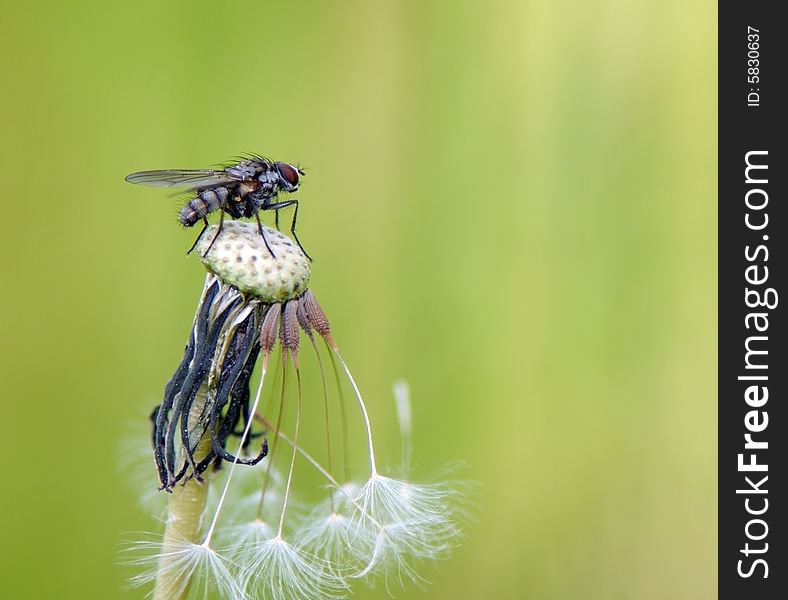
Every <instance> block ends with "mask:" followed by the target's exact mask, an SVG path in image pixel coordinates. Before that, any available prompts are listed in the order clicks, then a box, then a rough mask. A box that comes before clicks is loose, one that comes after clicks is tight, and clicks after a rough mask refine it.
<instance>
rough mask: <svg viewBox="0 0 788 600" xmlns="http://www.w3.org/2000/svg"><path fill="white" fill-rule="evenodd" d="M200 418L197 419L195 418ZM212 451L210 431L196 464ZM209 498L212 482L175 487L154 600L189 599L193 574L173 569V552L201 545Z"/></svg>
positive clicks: (201, 398) (202, 395)
mask: <svg viewBox="0 0 788 600" xmlns="http://www.w3.org/2000/svg"><path fill="white" fill-rule="evenodd" d="M207 393H208V391H207V387H203V388H201V389H200V391H199V392H198V393H197V397H196V398H195V406H204V405H205V402H206V396H207ZM201 412H202V410H201V409H196V410H194V411H193V412H192V415H199V414H200V413H201ZM195 418H196V417H195ZM210 450H211V434H210V431H206V432H205V433H204V434H203V436H202V438H200V441H199V442H198V443H197V447H196V449H195V451H194V456H195V459H196V460H198V461H199V460H202V459H203V458H205V457H206V456H207V455H208V453H209V452H210ZM207 498H208V478H207V477H206V478H205V483H200V482H199V481H197V479H196V478H192V479H190V480H189V481H187V482H186V483H185V484H184V485H179V486H175V488H174V489H173V491H172V495H171V496H170V499H169V503H168V506H167V525H166V527H165V530H164V539H163V540H162V552H161V558H160V559H159V565H158V573H157V577H156V586H155V588H154V590H153V600H185V598H186V597H187V596H188V595H189V586H190V584H191V582H190V580H189V573H186V572H184V571H183V570H181V569H173V568H170V567H171V564H172V563H173V562H177V560H178V559H177V553H173V552H172V549H173V548H174V547H178V546H180V545H181V544H183V542H184V541H187V542H193V543H195V544H196V543H199V539H200V529H201V525H202V514H203V511H204V510H205V503H206V500H207Z"/></svg>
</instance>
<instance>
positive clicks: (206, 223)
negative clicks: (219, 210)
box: [186, 217, 208, 256]
mask: <svg viewBox="0 0 788 600" xmlns="http://www.w3.org/2000/svg"><path fill="white" fill-rule="evenodd" d="M202 221H203V223H204V225H203V226H202V230H201V231H200V235H198V236H197V239H196V240H194V243H193V244H192V247H191V248H189V251H188V252H187V253H186V255H187V256H188V255H189V254H191V253H192V250H194V247H195V246H196V245H197V242H199V241H200V238H201V237H202V234H203V233H205V230H206V229H208V217H203V218H202Z"/></svg>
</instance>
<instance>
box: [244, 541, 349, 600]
mask: <svg viewBox="0 0 788 600" xmlns="http://www.w3.org/2000/svg"><path fill="white" fill-rule="evenodd" d="M243 554H244V556H245V559H246V566H245V567H244V569H243V571H242V581H243V583H244V589H245V590H246V591H247V593H248V594H249V595H250V596H251V597H253V598H268V599H270V600H292V599H293V598H309V599H312V600H332V599H337V598H344V597H345V596H346V595H347V584H346V583H345V580H344V579H343V578H341V577H338V576H337V575H336V574H335V573H333V572H332V571H331V570H329V569H328V568H327V565H326V564H325V562H323V561H320V560H319V559H316V558H314V557H313V556H312V555H310V554H308V553H306V552H304V551H303V550H300V549H299V548H297V547H295V546H292V545H291V544H289V543H288V542H286V541H285V540H283V539H282V538H281V537H276V538H274V539H272V540H268V541H266V542H264V543H263V544H255V545H252V546H250V547H249V548H246V549H244V550H243Z"/></svg>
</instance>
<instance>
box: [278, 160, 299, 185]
mask: <svg viewBox="0 0 788 600" xmlns="http://www.w3.org/2000/svg"><path fill="white" fill-rule="evenodd" d="M276 168H277V170H278V171H279V174H280V175H281V176H282V179H284V180H285V181H286V182H287V183H289V184H290V185H292V186H293V187H295V186H297V185H298V169H296V168H295V167H294V166H293V165H288V164H287V163H281V162H280V163H276Z"/></svg>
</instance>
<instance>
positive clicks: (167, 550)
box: [132, 540, 246, 600]
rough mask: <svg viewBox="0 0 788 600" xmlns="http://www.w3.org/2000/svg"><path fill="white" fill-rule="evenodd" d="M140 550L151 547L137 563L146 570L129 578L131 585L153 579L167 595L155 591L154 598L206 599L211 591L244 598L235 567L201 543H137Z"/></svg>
mask: <svg viewBox="0 0 788 600" xmlns="http://www.w3.org/2000/svg"><path fill="white" fill-rule="evenodd" d="M138 549H140V550H153V552H151V554H150V555H149V556H146V557H144V558H141V559H138V560H136V561H133V562H135V563H136V564H139V565H141V566H142V567H143V568H145V569H146V570H145V571H143V573H141V574H140V575H137V576H136V577H134V578H133V579H132V584H133V585H145V584H147V583H150V582H151V581H154V580H155V581H156V582H157V585H158V586H159V587H158V589H166V590H167V592H166V595H162V594H154V596H153V597H154V600H159V599H161V600H164V599H165V598H195V599H196V598H206V597H208V595H209V594H210V593H212V592H216V593H217V594H218V595H219V597H221V598H225V599H226V600H246V595H245V594H244V592H243V588H242V587H241V586H240V585H239V584H238V583H237V581H236V579H235V577H234V575H233V574H232V569H234V566H233V565H232V563H231V562H229V561H228V560H227V559H226V558H225V557H223V556H221V555H220V554H218V553H217V552H216V551H214V550H213V549H212V548H210V547H208V546H206V545H204V544H195V543H193V542H189V541H187V540H170V541H168V542H167V543H166V544H164V545H163V546H160V545H159V544H158V543H156V544H153V543H144V542H143V543H139V544H138Z"/></svg>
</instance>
